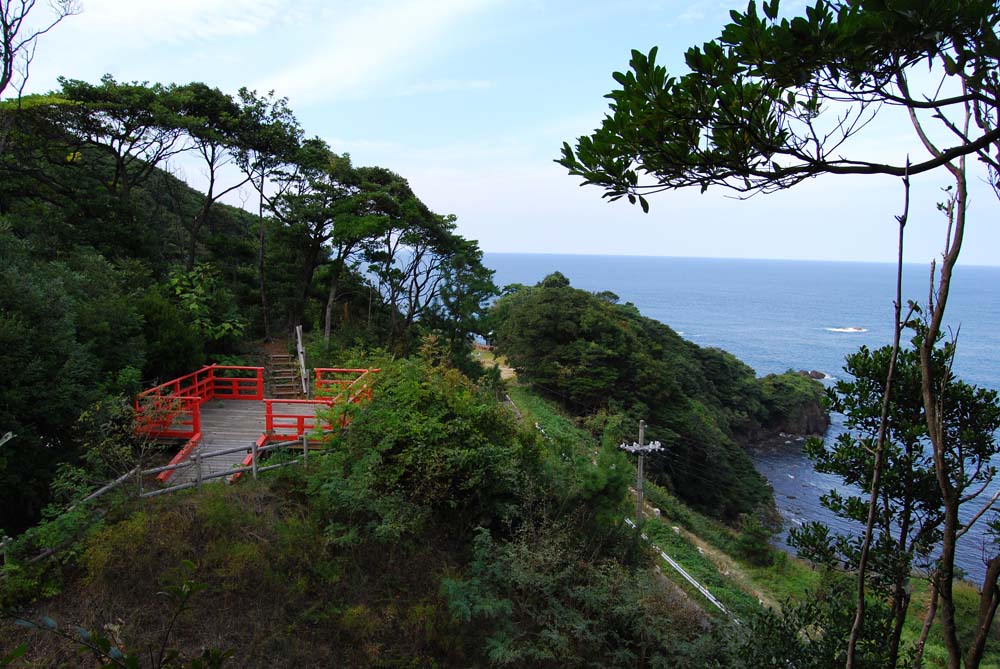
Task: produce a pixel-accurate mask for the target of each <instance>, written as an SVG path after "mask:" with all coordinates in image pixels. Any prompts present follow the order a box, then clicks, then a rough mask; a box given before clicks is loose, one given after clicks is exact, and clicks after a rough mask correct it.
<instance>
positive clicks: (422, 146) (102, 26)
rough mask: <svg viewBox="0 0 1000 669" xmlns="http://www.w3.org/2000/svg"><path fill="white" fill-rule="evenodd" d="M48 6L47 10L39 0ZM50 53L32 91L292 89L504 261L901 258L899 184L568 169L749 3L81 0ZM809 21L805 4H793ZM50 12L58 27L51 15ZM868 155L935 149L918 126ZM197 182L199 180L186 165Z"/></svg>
mask: <svg viewBox="0 0 1000 669" xmlns="http://www.w3.org/2000/svg"><path fill="white" fill-rule="evenodd" d="M40 4H41V3H40ZM81 6H82V11H81V13H80V14H79V15H77V16H73V17H69V18H67V19H66V20H65V21H64V22H63V23H61V24H60V25H58V26H57V27H56V28H55V29H54V30H53V31H52V32H51V33H49V34H47V35H45V36H44V37H43V39H42V40H41V41H40V42H39V44H38V47H37V52H36V57H35V60H34V62H33V63H32V66H31V72H30V79H29V85H28V88H27V91H26V92H46V91H49V90H53V89H55V88H57V87H58V83H57V80H56V79H57V77H59V76H64V77H67V78H71V79H82V80H85V81H90V82H97V81H98V80H99V79H100V77H101V76H102V75H103V74H105V73H110V74H112V75H113V76H114V77H115V78H116V79H118V80H119V81H150V82H154V81H155V82H160V83H165V84H166V83H178V84H182V83H188V82H191V81H202V82H205V83H207V84H209V85H212V86H215V87H218V88H220V89H221V90H223V91H227V92H230V93H235V92H236V91H237V90H238V89H239V88H240V87H241V86H247V87H249V88H252V89H256V90H258V91H260V92H266V91H269V90H274V91H275V93H276V94H277V95H278V96H284V97H287V98H288V100H289V105H290V107H291V109H292V110H293V111H294V113H295V115H296V116H297V118H298V120H299V122H300V124H301V125H302V127H303V129H304V131H305V134H306V135H307V136H319V137H321V138H323V139H325V140H326V141H327V142H328V143H329V144H330V146H331V147H332V148H333V150H334V151H337V152H342V153H349V154H350V155H351V158H352V161H353V163H354V164H355V165H379V166H382V167H386V168H389V169H391V170H393V171H395V172H398V173H399V174H401V175H403V176H404V177H406V178H407V179H408V180H409V182H410V184H411V186H412V187H413V189H414V192H415V193H416V194H417V195H418V196H419V197H420V198H421V199H422V200H423V201H424V202H425V203H426V204H427V205H428V206H429V207H431V209H433V210H434V211H436V212H438V213H441V214H455V215H456V216H457V217H458V220H457V223H458V232H459V233H460V234H462V235H463V236H465V237H468V238H471V239H476V240H478V241H479V243H480V247H481V248H482V249H484V250H485V251H487V252H522V253H573V254H579V253H582V254H613V255H654V256H692V257H721V258H727V257H731V258H781V259H800V260H842V261H874V262H891V261H894V260H895V255H896V234H897V224H896V221H895V218H894V217H895V215H897V214H898V213H900V211H901V209H902V202H903V191H902V188H901V186H900V182H899V180H898V179H896V178H893V177H879V176H877V177H844V176H839V177H832V176H831V177H822V178H818V179H814V180H811V181H809V182H806V183H803V184H800V185H799V186H797V187H795V188H792V189H790V190H788V191H786V192H782V193H777V194H771V195H761V196H756V197H753V198H751V199H749V200H738V199H734V198H733V197H732V195H731V194H728V193H727V192H725V191H717V192H716V191H709V192H708V193H705V194H700V193H699V192H698V191H697V189H692V190H682V191H672V192H668V193H662V194H659V195H655V196H653V197H652V199H651V206H652V209H651V212H650V213H649V214H643V213H642V211H641V210H640V209H639V208H638V207H635V206H631V205H629V204H628V203H627V202H625V201H620V202H617V203H608V202H607V201H605V200H603V199H602V198H601V193H602V192H601V190H599V189H598V188H596V187H592V186H591V187H584V188H580V187H579V185H578V184H579V180H578V179H577V178H575V177H572V176H570V175H569V174H568V173H567V172H566V170H565V169H564V168H562V167H561V166H559V165H557V164H556V163H554V162H553V161H554V159H556V158H558V157H559V155H560V147H561V146H562V143H563V142H565V141H569V142H571V143H572V142H573V140H574V138H576V137H578V136H580V135H583V134H587V133H589V132H590V131H591V130H593V129H594V128H595V127H597V126H598V125H600V122H601V119H602V118H603V117H604V115H605V113H606V112H607V103H608V101H607V100H606V99H605V98H604V97H603V96H604V95H605V94H606V93H608V92H609V91H611V90H612V89H613V88H614V87H615V83H614V81H613V80H612V78H611V74H612V72H614V71H616V70H625V69H627V66H628V60H629V54H630V51H631V49H639V50H641V51H648V50H649V48H651V47H652V46H658V47H659V58H658V61H659V62H660V63H661V64H664V65H666V66H667V69H668V71H669V72H671V73H672V74H673V73H676V74H683V72H684V71H685V69H684V66H683V62H684V61H683V54H684V52H685V51H686V50H687V49H688V48H689V47H691V46H695V45H700V44H701V43H703V42H705V41H707V40H710V39H713V38H715V37H717V36H718V34H719V32H720V30H721V28H722V26H723V25H725V23H727V21H728V20H729V10H730V9H732V8H734V7H735V8H743V7H745V4H743V2H742V0H732V2H715V1H711V0H705V1H703V2H689V1H683V0H659V1H656V0H645V1H639V0H598V1H594V2H592V1H590V0H548V1H546V0H361V1H360V2H359V1H358V0H354V1H352V2H342V1H340V0H327V1H322V0H295V1H294V2H293V1H291V0H169V1H164V0H81ZM782 7H783V10H784V11H794V10H795V9H796V7H801V3H796V2H791V3H788V2H785V3H782ZM39 16H41V15H39ZM865 141H866V144H865V145H864V146H862V147H860V149H861V150H864V151H866V152H868V153H870V154H875V155H879V156H884V157H886V158H887V159H890V160H893V161H895V162H899V163H902V162H903V161H904V160H905V156H906V155H907V153H908V152H912V153H914V154H915V155H918V154H919V151H918V145H917V142H916V139H915V137H914V136H913V134H912V130H911V129H910V128H909V126H908V124H907V123H906V122H905V119H899V118H896V119H888V120H887V122H885V123H884V124H883V125H882V126H880V127H876V128H874V132H870V133H868V134H867V135H866V140H865ZM175 169H177V170H178V171H179V172H181V173H182V174H183V175H184V176H185V178H187V180H188V181H189V182H190V183H192V185H198V183H199V180H200V175H199V174H198V173H197V169H196V168H194V169H191V168H186V167H185V166H184V165H178V166H175ZM970 173H971V175H972V180H973V184H972V187H971V189H970V190H971V193H972V198H971V208H970V212H969V219H968V220H969V222H968V233H967V235H966V243H965V247H964V250H963V254H962V255H963V262H964V263H966V264H976V265H996V264H1000V257H998V256H997V254H996V252H995V251H996V249H997V248H998V242H1000V228H998V222H1000V218H998V216H997V213H998V211H1000V207H998V203H997V201H996V197H995V196H994V194H993V193H992V191H991V190H990V189H989V188H988V186H986V185H985V183H983V182H982V179H981V177H982V176H983V175H982V174H981V173H980V171H979V170H978V168H977V167H973V168H972V170H971V171H970ZM946 185H947V180H946V179H945V177H944V175H943V174H936V175H931V176H921V177H919V178H915V179H914V181H913V186H914V187H913V190H912V200H911V205H910V219H909V221H910V222H909V224H908V227H907V229H908V232H907V243H906V247H907V250H906V260H907V261H908V262H914V263H929V262H930V261H931V259H933V258H934V257H936V256H938V255H939V254H940V250H941V248H942V246H943V243H944V234H945V223H944V219H943V218H942V215H941V214H940V213H939V212H938V211H937V209H936V206H935V205H936V202H938V201H940V200H941V193H940V188H941V187H942V186H946Z"/></svg>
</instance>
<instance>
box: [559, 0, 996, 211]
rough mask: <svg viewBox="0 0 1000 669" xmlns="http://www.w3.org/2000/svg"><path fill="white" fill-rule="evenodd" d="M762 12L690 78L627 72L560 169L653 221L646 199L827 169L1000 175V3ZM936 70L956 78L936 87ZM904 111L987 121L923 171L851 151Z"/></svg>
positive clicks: (699, 53) (643, 56)
mask: <svg viewBox="0 0 1000 669" xmlns="http://www.w3.org/2000/svg"><path fill="white" fill-rule="evenodd" d="M757 7H758V5H757V3H756V2H749V3H748V4H747V8H746V10H745V11H744V12H739V11H733V12H731V14H730V15H731V17H732V22H731V23H729V24H728V25H726V26H725V27H724V28H723V29H722V32H721V34H720V36H719V37H718V38H716V39H715V40H713V41H710V42H706V43H705V44H704V45H702V46H701V47H692V48H690V49H688V50H687V52H686V53H685V54H684V58H685V63H686V66H687V71H686V72H685V73H684V74H682V75H680V76H671V75H670V74H669V73H668V72H667V70H666V68H664V67H663V66H662V65H658V64H657V60H656V59H657V54H658V51H657V48H656V47H653V48H652V49H650V51H649V52H648V53H642V52H640V51H635V50H633V51H632V57H631V59H630V61H629V68H630V71H628V72H624V73H623V72H615V73H614V75H613V77H614V79H615V81H616V82H617V84H618V85H619V88H618V89H616V90H614V91H612V92H611V93H610V94H608V96H607V97H608V98H610V99H611V112H610V113H609V114H608V116H607V117H606V118H605V120H604V122H603V123H602V125H601V127H600V128H598V129H597V130H595V131H594V132H593V133H592V134H591V135H590V136H583V137H580V138H579V139H578V140H577V142H576V146H575V147H571V146H570V145H569V144H568V143H566V144H564V145H563V148H562V158H561V159H559V160H558V161H557V162H559V163H560V164H562V165H563V166H564V167H566V168H567V169H568V170H569V172H570V174H573V175H576V176H579V177H581V178H582V179H583V182H584V183H585V184H595V185H598V186H600V187H601V188H603V190H604V195H603V196H604V197H605V198H608V199H610V200H618V199H620V198H622V197H627V199H628V201H629V202H631V203H632V204H635V203H636V202H638V203H639V204H640V206H642V208H643V210H644V211H645V210H648V208H649V204H648V202H647V201H646V199H645V198H644V197H643V196H644V195H648V194H649V193H655V192H660V191H663V190H668V189H675V188H685V187H698V188H700V189H701V190H702V191H705V190H707V189H708V188H709V187H712V186H722V187H726V188H732V189H735V190H737V191H741V192H755V191H762V192H770V191H774V190H778V189H782V188H787V187H790V186H793V185H795V184H797V183H799V182H801V181H803V180H805V179H808V178H810V177H812V176H815V175H818V174H824V173H833V174H873V173H882V174H893V175H896V176H902V175H903V174H905V173H906V174H911V175H912V174H917V173H921V172H925V171H927V170H931V169H934V168H936V167H940V166H941V165H943V164H944V163H946V162H947V161H948V160H951V159H953V158H954V157H956V156H958V155H974V156H976V157H977V158H978V159H979V160H980V161H982V162H983V163H985V164H986V165H987V167H988V169H989V170H990V171H991V173H992V174H993V175H994V177H995V175H996V174H997V167H998V164H1000V163H998V159H997V157H996V148H997V142H998V134H1000V133H998V130H997V125H996V119H997V109H998V98H997V95H996V93H997V87H998V80H997V76H996V72H997V69H998V68H997V65H998V60H1000V39H998V36H997V31H996V26H997V23H998V21H1000V8H998V7H997V4H996V3H995V2H993V1H992V0H947V1H945V2H937V1H919V2H905V3H902V4H899V5H897V4H894V3H858V2H841V1H836V0H835V1H832V2H831V1H828V0H816V2H814V3H813V4H810V5H807V6H806V7H805V13H804V15H799V16H794V17H792V18H786V17H785V16H779V12H778V3H777V2H764V3H763V5H762V8H763V11H764V15H763V16H762V15H760V14H759V13H758V9H757ZM928 68H930V69H934V70H935V71H938V72H943V73H944V75H945V76H944V81H941V82H938V81H937V80H935V82H933V83H932V82H929V81H928V80H926V78H925V77H924V76H923V72H924V71H926V70H927V69H928ZM967 105H968V107H967ZM897 106H903V107H909V108H910V109H912V110H914V112H921V111H922V110H925V109H933V110H934V112H935V113H934V116H933V118H934V119H935V120H936V121H941V122H942V123H943V124H944V126H945V127H948V128H955V127H960V126H961V123H962V122H961V120H960V119H961V115H962V114H963V113H964V111H965V109H966V108H969V109H970V112H972V113H973V114H974V116H975V118H976V119H977V120H978V121H979V122H978V123H977V124H976V128H975V132H973V133H972V134H971V135H964V134H963V135H960V136H959V138H958V141H956V142H955V143H954V144H953V145H949V146H947V147H945V146H941V147H940V152H939V151H938V150H937V149H935V150H930V151H929V153H931V154H932V156H931V157H930V158H929V159H926V160H924V161H923V162H920V161H919V160H918V159H914V161H913V163H912V164H911V163H910V161H909V160H908V161H907V164H906V165H905V166H904V165H902V164H895V165H894V164H881V163H877V162H872V161H870V160H868V158H867V157H864V156H861V155H860V154H859V155H857V156H853V157H852V156H851V155H850V154H849V153H848V154H844V153H843V151H842V147H843V146H845V144H846V145H851V142H850V141H849V140H850V139H851V138H852V137H854V136H858V137H859V138H860V137H861V136H863V134H864V133H865V132H866V131H868V132H878V131H876V130H874V128H876V127H881V126H880V125H878V124H870V121H871V119H872V117H874V116H877V115H878V114H879V113H880V112H883V111H885V110H886V109H888V108H892V107H897ZM927 117H928V118H931V117H930V115H929V114H928V115H927ZM952 139H954V138H952ZM917 141H918V138H917V137H914V142H915V143H916V142H917ZM855 143H856V144H859V145H860V144H863V143H864V142H863V140H862V141H860V142H855ZM991 181H995V178H993V179H991Z"/></svg>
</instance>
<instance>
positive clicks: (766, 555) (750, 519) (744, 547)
mask: <svg viewBox="0 0 1000 669" xmlns="http://www.w3.org/2000/svg"><path fill="white" fill-rule="evenodd" d="M773 534H774V533H773V532H772V531H771V530H770V529H768V528H767V527H766V526H765V525H764V523H762V522H761V520H760V518H758V517H757V516H755V515H753V514H748V513H745V514H743V515H742V516H740V526H739V534H738V535H737V538H736V550H737V551H738V552H739V555H740V557H742V558H743V559H745V560H746V561H747V562H749V563H750V564H752V565H755V566H759V567H767V566H770V565H772V564H774V559H775V549H773V548H772V547H771V544H770V541H771V536H772V535H773Z"/></svg>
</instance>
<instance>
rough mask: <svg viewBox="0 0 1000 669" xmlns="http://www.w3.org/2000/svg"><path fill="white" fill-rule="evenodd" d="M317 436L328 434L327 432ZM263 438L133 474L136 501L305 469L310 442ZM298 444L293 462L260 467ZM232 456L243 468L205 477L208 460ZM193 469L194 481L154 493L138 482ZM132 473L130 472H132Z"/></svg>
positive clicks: (154, 491) (199, 452)
mask: <svg viewBox="0 0 1000 669" xmlns="http://www.w3.org/2000/svg"><path fill="white" fill-rule="evenodd" d="M321 434H328V433H327V432H324V433H321ZM264 440H265V437H263V436H262V437H260V438H259V439H258V440H257V441H255V442H253V443H251V444H250V445H249V446H237V447H235V448H227V449H224V450H221V451H212V452H210V453H202V452H201V451H195V454H194V457H193V458H190V459H188V460H186V461H183V462H171V463H170V464H167V465H163V466H162V467H153V468H151V469H144V470H142V471H139V472H137V473H136V476H137V478H138V481H139V497H141V498H147V497H156V496H158V495H164V494H167V493H170V492H177V491H178V490H188V489H190V488H198V489H199V490H200V489H201V487H202V484H204V482H205V481H211V480H214V479H221V478H228V479H229V482H230V483H232V482H235V481H236V480H238V479H239V478H240V477H241V476H242V475H243V474H244V473H246V472H250V473H251V475H252V476H253V478H257V475H258V474H259V473H261V472H266V471H270V470H272V469H278V468H279V467H287V466H289V465H297V464H302V465H307V464H308V463H309V443H310V438H309V437H308V436H305V435H303V436H302V437H301V438H299V439H295V440H284V441H276V442H274V443H273V444H267V443H263V442H264ZM296 441H298V442H299V443H300V446H299V448H301V449H302V455H301V456H300V457H297V458H295V459H293V460H288V461H286V462H279V463H276V464H273V465H265V466H261V465H260V456H261V454H263V453H267V452H269V451H273V450H276V449H279V448H284V449H294V448H295V447H296V446H295V442H296ZM312 441H313V443H317V442H318V441H319V440H318V439H313V440H312ZM233 453H246V454H247V457H246V459H245V460H244V461H243V462H244V464H243V465H241V466H239V467H233V468H232V469H227V470H225V471H222V472H214V473H205V461H206V460H211V459H212V458H215V457H219V456H222V455H231V454H233ZM190 468H194V472H195V480H194V481H188V482H186V483H178V484H176V485H172V486H169V487H166V488H158V489H156V490H150V491H145V490H143V487H142V479H143V477H144V476H154V475H155V476H156V477H157V479H158V480H159V478H160V476H162V475H163V474H164V473H167V472H170V473H171V474H173V473H174V472H176V471H178V470H181V469H190ZM133 471H134V470H133Z"/></svg>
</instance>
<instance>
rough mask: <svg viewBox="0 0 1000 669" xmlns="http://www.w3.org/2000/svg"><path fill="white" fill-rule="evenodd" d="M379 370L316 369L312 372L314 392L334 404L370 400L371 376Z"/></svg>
mask: <svg viewBox="0 0 1000 669" xmlns="http://www.w3.org/2000/svg"><path fill="white" fill-rule="evenodd" d="M380 371H381V370H379V369H339V368H335V367H317V368H316V369H314V370H313V372H315V374H314V379H315V382H314V391H315V393H316V394H317V395H320V396H327V397H330V398H331V399H332V400H333V401H334V402H336V403H341V402H345V401H346V402H349V403H356V402H360V401H361V400H363V399H364V400H370V399H371V398H372V388H371V375H372V374H375V373H377V372H380Z"/></svg>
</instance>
